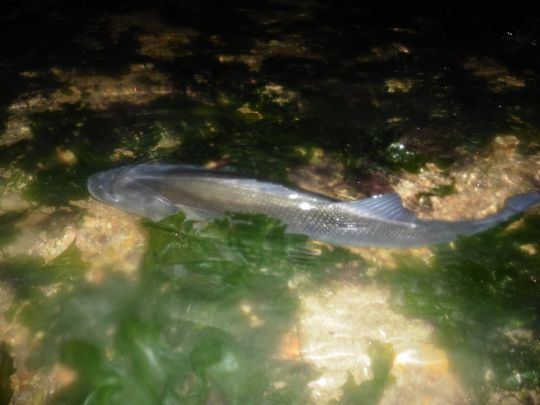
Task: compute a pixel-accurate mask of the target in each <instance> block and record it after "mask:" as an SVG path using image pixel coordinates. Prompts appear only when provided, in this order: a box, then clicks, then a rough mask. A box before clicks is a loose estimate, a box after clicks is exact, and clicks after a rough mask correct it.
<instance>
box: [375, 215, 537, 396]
mask: <svg viewBox="0 0 540 405" xmlns="http://www.w3.org/2000/svg"><path fill="white" fill-rule="evenodd" d="M538 240H540V217H539V216H538V215H534V216H532V215H531V216H526V217H525V218H524V220H523V223H522V224H521V226H519V227H517V228H510V229H507V228H504V227H498V228H497V229H495V230H491V231H488V232H484V233H483V234H482V235H479V236H474V237H467V238H460V239H458V240H457V241H456V242H455V243H453V244H452V245H450V246H446V245H445V246H440V247H438V248H437V249H436V250H435V252H434V253H435V257H434V259H433V260H432V262H431V263H430V264H429V265H426V264H425V263H424V262H422V261H421V260H418V259H413V258H411V257H408V256H404V255H400V256H398V268H397V269H396V270H395V271H392V272H385V273H383V274H381V279H382V280H384V282H386V283H389V284H390V285H391V286H392V289H393V293H394V296H393V301H394V305H395V306H396V308H398V309H400V310H402V311H405V313H406V314H408V315H409V316H412V317H415V318H422V319H426V320H428V321H429V322H431V323H432V324H433V325H434V326H435V328H436V331H437V342H438V344H440V345H441V347H444V348H445V349H447V350H448V353H449V354H450V355H451V359H452V365H453V367H454V368H455V370H456V371H457V372H458V375H459V376H460V377H461V378H463V380H464V381H465V382H466V383H467V384H468V385H469V386H470V387H471V389H472V391H474V392H475V394H476V395H477V399H478V400H479V401H480V402H482V403H485V402H486V401H488V399H489V398H490V394H491V393H492V392H493V391H494V390H497V389H501V388H502V389H504V390H507V391H511V392H512V391H521V396H522V397H523V398H527V397H528V394H527V390H529V389H533V390H534V389H535V388H537V387H538V386H539V384H540V371H539V370H540V346H539V345H538V337H539V333H540V317H539V314H540V285H539V284H538V280H539V278H540V254H539V252H538V251H537V250H536V249H537V248H536V245H531V244H530V242H531V241H538Z"/></svg>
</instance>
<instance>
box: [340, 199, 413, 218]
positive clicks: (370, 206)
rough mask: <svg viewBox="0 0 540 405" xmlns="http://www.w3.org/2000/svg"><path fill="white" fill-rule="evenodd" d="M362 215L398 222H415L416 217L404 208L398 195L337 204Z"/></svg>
mask: <svg viewBox="0 0 540 405" xmlns="http://www.w3.org/2000/svg"><path fill="white" fill-rule="evenodd" d="M336 205H339V206H341V207H344V208H348V209H350V210H352V211H354V212H357V213H358V214H360V215H363V216H367V217H372V218H380V219H387V220H391V221H396V222H415V221H416V215H415V214H414V212H412V211H410V210H408V209H407V208H405V207H404V206H403V203H402V202H401V197H400V196H399V194H397V193H390V194H384V195H378V196H374V197H369V198H365V199H363V200H358V201H351V202H343V203H337V204H336Z"/></svg>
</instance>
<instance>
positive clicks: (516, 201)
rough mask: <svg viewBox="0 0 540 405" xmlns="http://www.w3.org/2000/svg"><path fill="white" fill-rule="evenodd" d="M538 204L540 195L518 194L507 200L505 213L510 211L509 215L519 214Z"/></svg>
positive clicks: (532, 193) (531, 193)
mask: <svg viewBox="0 0 540 405" xmlns="http://www.w3.org/2000/svg"><path fill="white" fill-rule="evenodd" d="M537 204H540V193H537V192H535V191H533V192H530V193H524V194H518V195H515V196H513V197H510V198H508V199H507V200H506V202H505V204H504V209H503V211H508V213H509V215H513V214H518V213H520V212H523V211H526V210H528V209H529V208H531V207H534V206H535V205H537Z"/></svg>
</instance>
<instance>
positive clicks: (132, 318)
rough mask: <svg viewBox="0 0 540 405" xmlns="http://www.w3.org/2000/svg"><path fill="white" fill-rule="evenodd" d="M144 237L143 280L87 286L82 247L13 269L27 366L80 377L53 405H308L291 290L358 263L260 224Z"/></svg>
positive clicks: (252, 220) (175, 226)
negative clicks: (27, 336) (213, 404)
mask: <svg viewBox="0 0 540 405" xmlns="http://www.w3.org/2000/svg"><path fill="white" fill-rule="evenodd" d="M148 227H149V231H150V235H149V248H148V252H147V254H146V257H145V260H144V264H143V266H142V268H141V272H140V274H139V275H138V276H137V277H136V278H135V279H132V278H127V277H125V276H119V275H114V274H110V275H108V276H107V278H106V279H105V280H103V281H102V282H100V283H99V284H92V283H90V282H88V281H87V280H86V279H85V277H84V274H85V273H84V269H85V266H84V264H83V263H82V262H81V261H80V256H79V254H78V252H77V249H76V248H75V247H74V246H72V247H70V248H69V249H68V251H66V252H65V253H63V254H62V255H60V256H59V257H58V258H56V259H55V260H53V261H52V262H50V263H47V264H43V263H40V262H39V260H32V259H29V258H25V257H17V258H14V259H11V260H10V261H8V262H7V263H5V266H4V268H3V269H2V273H1V278H2V281H3V282H4V283H7V284H8V285H10V286H12V289H13V291H14V294H15V297H14V300H13V303H12V305H11V308H10V310H9V312H8V316H9V317H10V318H11V320H12V321H16V322H20V323H22V324H23V325H25V326H26V327H28V328H29V329H30V330H31V331H34V332H35V333H37V332H40V334H41V337H40V339H39V342H38V344H37V346H36V348H35V349H34V350H33V351H32V353H31V354H30V356H29V358H28V360H27V367H29V368H30V369H34V370H36V369H40V368H43V367H45V368H50V367H52V366H53V365H54V364H55V363H56V362H60V363H61V364H62V365H64V366H66V367H69V368H70V369H72V370H73V371H75V372H76V373H77V379H76V381H75V382H74V383H73V384H70V385H68V386H66V387H64V388H62V389H60V390H59V391H58V392H57V394H55V397H54V398H53V399H52V403H82V402H85V403H92V404H100V403H103V404H106V403H111V402H113V403H125V402H129V403H133V404H139V403H140V404H150V403H156V404H159V403H194V404H197V403H204V402H206V401H213V400H216V401H217V400H219V401H225V402H226V403H239V404H240V403H242V404H247V403H251V404H260V403H268V404H274V403H301V402H305V401H307V398H308V395H309V393H308V391H307V387H306V383H307V382H308V381H309V379H310V378H312V377H313V375H314V371H313V370H311V367H310V366H309V365H307V364H305V363H303V362H302V361H300V360H298V359H295V358H287V357H283V356H281V355H280V345H281V344H282V341H281V340H282V339H283V336H284V335H286V334H287V333H289V332H290V331H291V329H293V327H294V324H293V322H294V320H295V316H296V314H297V309H298V299H297V297H296V294H295V293H294V291H292V290H291V289H290V287H289V286H288V283H289V282H290V281H291V279H292V278H294V277H295V276H296V275H301V274H303V275H304V276H305V277H307V276H309V279H311V280H314V279H319V280H321V279H323V278H325V277H326V278H328V277H329V276H330V270H331V266H335V265H336V264H339V263H345V262H348V261H350V260H352V259H354V258H355V257H354V256H352V255H350V254H349V253H347V252H346V251H344V250H341V249H335V250H325V251H323V252H322V253H320V254H319V255H313V254H312V253H311V252H310V246H309V242H308V241H307V239H306V238H305V237H304V236H298V235H289V234H286V233H285V228H284V226H283V225H282V224H280V223H279V222H278V221H276V220H272V219H267V218H264V217H262V216H233V217H227V218H224V219H222V220H216V221H214V222H213V223H211V224H208V225H204V226H201V224H197V223H194V222H189V221H185V220H184V217H183V214H181V213H180V214H177V215H175V216H172V217H170V218H167V219H165V220H163V221H161V222H158V223H156V224H148ZM305 282H308V280H307V279H306V280H305ZM280 356H281V357H280ZM211 398H214V399H211ZM216 398H217V399H216ZM219 398H221V399H219Z"/></svg>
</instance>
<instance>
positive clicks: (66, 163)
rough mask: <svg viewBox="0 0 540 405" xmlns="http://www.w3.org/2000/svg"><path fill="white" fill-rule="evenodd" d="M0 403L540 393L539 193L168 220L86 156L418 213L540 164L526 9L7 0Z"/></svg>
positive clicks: (488, 398)
mask: <svg viewBox="0 0 540 405" xmlns="http://www.w3.org/2000/svg"><path fill="white" fill-rule="evenodd" d="M0 20H1V21H0V22H1V26H2V30H3V33H4V36H3V38H4V41H3V42H2V45H0V47H1V48H2V55H3V59H2V61H1V62H0V80H2V81H3V86H2V95H1V96H0V100H1V105H2V109H1V113H0V129H1V135H0V175H1V176H2V177H1V178H0V281H1V283H0V310H1V318H0V338H1V340H2V343H1V345H0V349H1V351H0V402H2V403H8V402H9V401H11V403H13V404H26V403H83V402H85V403H103V404H108V403H133V404H138V403H140V404H151V403H156V404H161V403H168V404H176V403H194V404H199V403H209V404H229V403H233V404H250V403H252V404H261V403H268V404H282V403H283V404H291V403H292V404H305V403H314V404H330V403H344V404H347V403H350V404H361V403H366V404H372V403H381V404H397V403H419V402H421V401H423V402H427V403H535V402H534V401H538V400H539V397H538V389H539V385H540V381H539V378H540V377H539V371H538V370H540V347H539V346H538V333H539V327H540V319H539V318H538V314H539V313H540V294H539V293H540V291H539V289H540V287H539V286H538V278H539V277H540V256H539V253H538V240H539V236H540V235H539V232H540V231H539V229H540V227H539V225H540V222H539V221H540V217H539V215H538V211H537V210H536V211H535V210H531V211H530V212H529V213H527V214H526V215H525V216H523V217H522V218H519V219H518V220H517V221H513V222H512V223H509V224H505V225H504V226H501V227H499V228H497V229H494V230H492V231H489V232H486V233H484V234H481V235H478V236H475V237H470V238H461V239H459V240H457V241H456V242H454V243H452V244H448V245H441V246H436V247H434V248H431V249H416V250H384V249H351V248H348V247H339V246H330V245H325V244H321V243H318V242H315V241H310V240H308V239H307V238H306V237H304V236H302V235H291V234H288V233H286V229H285V226H284V225H282V224H280V223H279V222H278V221H276V220H274V219H272V218H268V217H264V216H245V215H244V216H242V215H238V214H232V215H231V216H228V217H226V218H223V219H219V220H216V221H213V222H210V223H193V222H190V221H185V219H184V217H183V215H182V214H181V213H180V214H178V215H176V216H173V217H170V218H167V219H165V220H163V221H161V222H159V223H150V222H148V221H144V220H141V219H140V218H137V217H135V216H131V215H128V214H125V213H122V212H119V211H117V210H115V209H114V208H112V207H108V206H105V205H103V204H101V203H99V202H97V201H93V200H92V199H91V198H90V196H89V195H88V192H87V191H86V186H85V184H86V179H87V177H88V176H89V175H90V174H92V173H94V172H96V171H99V170H104V169H107V168H111V167H116V166H119V165H123V164H127V163H133V162H139V161H146V160H149V159H150V160H152V159H155V160H160V161H161V160H166V161H172V162H182V163H189V164H197V165H201V166H206V167H215V168H220V167H228V168H230V169H233V170H236V171H238V172H241V173H244V174H246V175H249V176H253V177H258V178H262V179H265V180H270V181H275V182H281V183H284V184H292V185H296V186H299V187H303V188H306V189H310V190H313V191H317V192H322V193H325V194H327V195H331V196H335V197H339V198H343V199H354V198H360V197H362V196H365V195H370V194H378V193H382V192H386V191H389V190H392V189H394V190H397V191H398V192H399V193H400V194H401V195H402V196H403V198H404V199H405V201H406V203H407V204H408V205H409V206H410V207H411V208H413V209H415V210H416V211H417V212H418V213H419V215H423V216H426V217H439V218H447V219H458V218H463V217H475V216H476V217H481V216H483V215H485V214H487V213H489V212H493V210H495V209H496V208H497V207H498V206H500V204H502V202H503V200H504V199H505V198H506V197H508V196H510V195H512V194H516V193H518V192H523V191H528V190H532V189H534V188H535V187H537V186H538V181H539V180H540V178H539V173H540V155H539V150H538V146H539V143H538V132H539V126H540V122H539V121H538V117H540V114H539V111H538V106H539V105H540V103H538V89H539V86H538V79H537V76H538V74H537V73H538V66H539V62H540V61H539V56H538V49H537V40H538V31H537V29H538V28H537V27H538V21H537V18H536V17H534V15H533V13H527V12H526V11H522V12H519V13H515V14H505V15H504V16H500V18H496V17H495V18H491V19H490V20H489V21H487V19H485V18H482V16H481V15H463V14H462V13H451V12H447V13H430V12H428V11H423V12H422V13H413V12H403V11H398V10H386V11H385V13H378V12H374V11H370V10H367V9H364V8H361V7H358V6H350V5H345V4H340V5H333V6H328V5H325V4H324V2H316V1H315V2H306V3H304V4H302V5H299V4H297V3H292V2H290V3H289V2H276V3H267V4H266V5H261V4H258V3H255V2H253V3H252V2H247V1H245V2H244V1H241V2H234V3H231V4H228V5H227V6H220V5H217V4H213V3H212V2H203V3H199V2H177V3H174V2H163V3H160V5H159V6H156V7H154V8H148V6H146V5H144V4H138V3H134V4H132V3H130V4H127V3H126V4H124V5H116V6H109V7H108V8H107V7H105V6H103V7H99V6H97V5H94V6H93V7H87V8H81V9H75V8H72V7H69V6H68V4H67V3H66V4H64V3H62V2H55V3H52V2H51V3H44V2H39V1H35V2H27V3H26V5H24V6H21V5H16V4H13V5H11V6H6V8H5V10H4V12H3V13H2V15H1V16H0Z"/></svg>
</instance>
